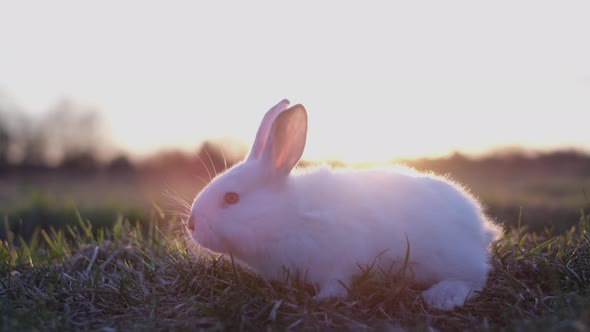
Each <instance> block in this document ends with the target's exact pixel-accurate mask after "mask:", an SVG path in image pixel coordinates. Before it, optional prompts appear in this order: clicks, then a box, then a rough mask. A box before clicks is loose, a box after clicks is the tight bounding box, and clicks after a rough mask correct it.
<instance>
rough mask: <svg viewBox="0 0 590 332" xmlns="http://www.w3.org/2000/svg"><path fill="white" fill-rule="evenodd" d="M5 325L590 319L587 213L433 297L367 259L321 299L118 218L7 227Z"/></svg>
mask: <svg viewBox="0 0 590 332" xmlns="http://www.w3.org/2000/svg"><path fill="white" fill-rule="evenodd" d="M7 235H8V236H7V240H6V241H3V242H2V244H1V245H0V330H4V331H8V330H19V331H20V330H101V331H115V330H191V331H193V330H203V331H218V330H246V331H260V330H288V329H293V330H338V331H340V330H355V331H357V330H396V329H409V330H418V331H421V330H428V329H429V328H435V329H441V330H465V329H469V330H563V331H569V330H576V329H578V330H584V329H588V328H590V219H589V217H588V215H584V214H582V217H581V218H580V222H579V224H578V226H577V227H574V228H572V229H570V230H569V231H567V232H565V233H562V234H559V235H554V234H550V233H549V232H544V233H530V232H526V228H525V227H520V228H514V229H512V230H510V231H508V232H507V233H506V236H505V237H504V238H503V239H502V240H501V241H499V242H498V243H497V245H496V246H495V247H494V255H493V260H492V261H493V266H494V269H493V272H492V273H491V275H490V279H489V282H488V285H487V287H486V288H485V289H484V290H483V292H482V293H481V294H480V296H479V297H478V298H477V300H475V301H473V302H471V303H469V304H468V305H466V306H465V307H463V308H460V309H457V310H455V311H452V312H441V311H437V310H435V309H431V308H428V307H427V306H426V305H425V304H424V302H423V301H422V299H421V298H420V291H421V290H420V289H418V288H416V286H413V285H411V284H410V283H409V282H408V281H407V280H405V279H404V278H403V277H400V276H399V275H395V274H391V273H389V272H384V271H380V270H378V269H375V268H373V269H370V268H364V269H361V268H359V277H358V278H357V280H356V281H355V283H354V284H353V286H352V288H351V295H350V296H349V297H348V298H346V299H344V300H331V301H322V302H316V301H314V300H313V299H312V296H313V294H314V289H313V287H312V286H310V285H307V284H306V283H305V282H304V281H303V280H302V279H301V278H300V277H299V276H291V275H288V274H286V277H285V280H284V281H278V282H267V281H265V280H263V279H261V278H258V277H256V276H255V275H254V274H253V273H252V272H250V271H248V270H246V269H243V268H242V267H240V266H239V265H237V264H235V263H234V262H233V260H232V259H231V257H230V258H227V257H218V256H214V255H210V254H207V253H205V252H199V251H198V250H197V249H196V248H195V247H194V244H192V243H191V242H190V241H186V237H185V236H183V235H182V234H176V235H165V234H164V233H163V232H161V231H160V230H159V229H158V228H157V227H156V226H154V225H153V224H152V225H150V226H149V227H145V226H142V227H139V226H133V225H132V224H131V223H129V222H128V221H126V220H125V219H123V218H122V217H121V218H119V219H118V220H117V221H116V222H115V224H114V226H112V227H110V228H107V229H100V230H97V229H92V226H91V225H90V223H88V222H85V221H83V220H82V219H81V218H80V219H79V221H78V225H77V226H76V227H72V226H68V227H66V228H65V229H63V230H49V231H47V232H46V231H44V230H37V231H36V232H35V233H34V234H33V235H32V237H31V239H30V240H29V241H24V240H22V239H20V238H15V237H14V234H12V233H11V232H9V231H8V232H7Z"/></svg>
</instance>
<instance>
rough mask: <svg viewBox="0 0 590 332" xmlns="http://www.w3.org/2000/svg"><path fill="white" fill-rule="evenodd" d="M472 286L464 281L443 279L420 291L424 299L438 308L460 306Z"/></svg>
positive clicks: (450, 308)
mask: <svg viewBox="0 0 590 332" xmlns="http://www.w3.org/2000/svg"><path fill="white" fill-rule="evenodd" d="M472 291H473V287H471V285H470V284H469V283H466V282H465V281H459V280H443V281H441V282H439V283H437V284H435V285H433V286H432V287H430V288H429V289H427V290H425V291H423V292H422V298H423V299H424V301H425V302H426V303H427V304H428V305H430V306H432V307H434V308H437V309H440V310H453V308H455V307H461V306H463V305H464V304H465V301H466V300H467V299H468V298H469V296H470V294H472Z"/></svg>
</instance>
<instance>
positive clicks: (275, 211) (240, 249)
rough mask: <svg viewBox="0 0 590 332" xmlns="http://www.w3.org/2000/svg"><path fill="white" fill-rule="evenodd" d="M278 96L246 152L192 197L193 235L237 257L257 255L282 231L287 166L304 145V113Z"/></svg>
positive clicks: (289, 208)
mask: <svg viewBox="0 0 590 332" xmlns="http://www.w3.org/2000/svg"><path fill="white" fill-rule="evenodd" d="M288 106H289V101H287V100H282V101H281V102H279V103H278V104H277V105H276V106H274V107H273V108H271V109H270V110H269V111H268V112H267V113H266V115H265V116H264V118H263V119H262V122H261V124H260V127H259V129H258V132H257V134H256V138H255V140H254V144H253V145H252V149H251V151H250V153H249V155H248V157H247V158H246V159H245V160H244V161H242V162H241V163H239V164H237V165H236V166H234V167H232V168H231V169H229V170H228V171H226V172H224V173H223V174H221V175H219V176H218V177H216V178H215V179H214V180H213V181H212V182H211V183H210V184H209V185H208V186H207V187H206V188H205V189H204V190H203V191H202V192H201V193H200V194H199V195H198V196H197V198H196V199H195V201H194V203H193V205H192V210H191V215H190V219H189V221H188V223H189V229H190V231H191V233H192V234H191V235H192V237H193V239H194V240H196V241H197V242H198V243H199V244H200V245H201V246H203V247H205V248H208V249H210V250H212V251H215V252H219V253H231V254H233V255H236V257H239V258H246V257H248V256H250V257H254V256H259V255H260V250H262V248H264V244H265V243H266V242H268V241H272V240H273V239H275V238H277V237H278V236H279V235H280V234H282V233H284V232H285V227H288V219H289V216H290V215H292V212H293V211H294V209H295V208H296V199H295V198H294V197H293V195H291V192H290V190H289V183H290V180H291V179H290V176H289V174H290V172H291V170H292V169H293V167H294V166H295V164H296V163H297V162H298V161H299V158H300V157H301V155H302V153H303V149H304V147H305V140H306V134H307V113H306V111H305V108H304V107H303V106H301V105H295V106H292V107H290V108H288Z"/></svg>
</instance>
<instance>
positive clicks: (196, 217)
mask: <svg viewBox="0 0 590 332" xmlns="http://www.w3.org/2000/svg"><path fill="white" fill-rule="evenodd" d="M287 103H288V102H286V101H282V102H281V103H279V104H278V105H277V106H275V107H274V108H273V109H271V110H270V111H269V113H267V116H266V117H265V121H266V123H265V122H264V121H263V123H262V124H261V126H260V129H259V133H258V134H257V138H258V137H262V138H263V139H264V140H265V142H261V141H257V142H255V144H254V146H255V147H257V148H256V149H257V151H253V152H252V153H251V154H250V156H249V158H248V159H247V160H245V161H244V162H242V163H241V164H239V165H236V166H235V167H233V168H232V169H230V170H229V171H227V172H226V173H224V174H222V175H220V176H219V177H217V178H216V179H215V180H214V181H213V182H212V183H211V184H210V185H209V186H208V187H207V188H205V189H204V190H203V192H202V193H201V194H200V195H199V196H198V197H197V198H196V200H195V202H194V204H193V208H192V212H191V218H190V220H189V222H191V223H194V226H195V231H194V232H193V234H192V235H193V237H194V239H195V240H196V241H197V242H198V243H199V244H201V245H202V246H204V247H206V248H208V249H210V250H212V251H215V252H220V253H231V254H232V255H234V256H235V257H237V258H238V259H239V260H240V261H241V262H243V263H245V264H247V265H248V266H250V267H252V268H253V269H254V270H256V271H257V272H258V273H260V274H261V275H263V276H265V277H267V278H271V279H280V278H281V277H282V276H283V273H284V268H287V269H289V271H292V272H294V271H299V272H301V273H305V274H306V276H307V278H308V280H309V281H311V282H313V283H315V284H317V285H318V286H319V293H318V294H317V296H316V297H317V298H320V299H321V298H327V297H343V296H346V289H345V288H344V287H343V286H342V285H341V284H340V282H342V283H344V284H346V285H350V283H351V281H352V277H353V276H354V275H355V274H358V273H359V272H360V269H359V266H358V265H359V264H360V265H364V266H367V265H370V264H372V263H373V262H374V261H375V260H376V262H377V264H378V265H379V266H381V267H383V268H384V269H389V268H390V267H393V268H394V269H396V268H397V269H399V268H401V265H402V264H403V261H404V258H405V255H406V244H407V243H406V241H409V245H410V260H409V261H410V264H409V265H410V271H409V272H408V273H409V274H410V275H411V276H412V277H413V278H414V280H415V282H417V283H420V284H424V285H426V286H430V288H429V289H427V290H426V291H424V292H423V293H422V296H423V298H424V300H425V301H426V302H427V303H428V304H429V305H431V306H434V307H437V308H439V309H444V310H450V309H453V308H454V307H456V306H462V305H463V304H464V302H465V301H466V300H467V299H469V298H472V297H474V296H475V295H476V293H475V292H476V291H479V290H481V289H482V288H483V287H484V285H485V283H486V279H487V275H488V272H489V270H490V265H489V262H488V261H489V258H488V256H489V247H490V244H491V243H492V241H494V240H495V239H497V237H498V236H499V234H500V231H499V228H498V227H497V226H496V225H494V224H493V223H491V222H490V221H488V220H487V219H486V217H485V215H484V214H483V212H482V208H481V206H480V204H479V203H478V202H477V201H476V200H475V199H474V198H473V197H472V196H471V195H469V194H468V193H467V192H466V191H465V190H463V189H462V188H461V187H460V186H458V185H457V184H454V183H453V182H451V181H449V180H447V179H445V178H442V177H438V176H435V175H431V174H425V173H420V172H417V171H414V170H412V169H408V168H404V167H389V168H376V169H367V170H351V169H337V170H332V169H329V168H327V167H319V168H313V169H305V170H301V171H298V170H296V171H294V172H291V170H292V168H293V166H294V165H295V162H296V161H297V160H298V159H299V157H300V156H301V153H302V152H303V147H304V145H305V135H306V128H307V127H306V124H307V122H306V121H307V118H306V113H305V109H304V108H303V107H302V106H300V105H296V106H293V107H291V108H289V109H286V110H285V108H286V105H287ZM277 108H281V110H280V111H277ZM271 112H274V113H275V114H274V115H272V116H269V114H271ZM269 121H272V124H270V122H269ZM261 146H264V150H263V151H262V152H261V151H260V147H261ZM291 173H292V174H291ZM226 192H236V193H239V195H240V201H239V202H238V203H237V204H234V205H227V204H226V203H224V201H223V196H224V194H225V193H226Z"/></svg>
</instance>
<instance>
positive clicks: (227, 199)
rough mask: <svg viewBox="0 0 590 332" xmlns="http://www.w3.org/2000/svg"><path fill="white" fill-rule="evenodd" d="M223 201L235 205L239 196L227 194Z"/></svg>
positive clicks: (232, 193)
mask: <svg viewBox="0 0 590 332" xmlns="http://www.w3.org/2000/svg"><path fill="white" fill-rule="evenodd" d="M223 200H224V201H225V203H227V204H236V203H237V202H239V201H240V195H238V193H234V192H228V193H225V195H224V196H223Z"/></svg>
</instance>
